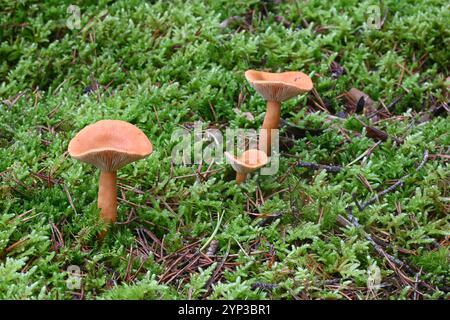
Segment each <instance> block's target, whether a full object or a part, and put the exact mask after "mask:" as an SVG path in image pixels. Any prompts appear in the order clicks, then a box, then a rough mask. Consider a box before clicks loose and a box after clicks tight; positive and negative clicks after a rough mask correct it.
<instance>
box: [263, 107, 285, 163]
mask: <svg viewBox="0 0 450 320" xmlns="http://www.w3.org/2000/svg"><path fill="white" fill-rule="evenodd" d="M280 112H281V103H280V102H279V101H267V110H266V115H265V117H264V122H263V125H262V129H265V130H261V135H260V140H259V149H260V150H262V151H264V152H265V153H266V154H267V155H268V156H270V155H271V149H272V148H271V146H272V131H271V129H278V126H279V125H280Z"/></svg>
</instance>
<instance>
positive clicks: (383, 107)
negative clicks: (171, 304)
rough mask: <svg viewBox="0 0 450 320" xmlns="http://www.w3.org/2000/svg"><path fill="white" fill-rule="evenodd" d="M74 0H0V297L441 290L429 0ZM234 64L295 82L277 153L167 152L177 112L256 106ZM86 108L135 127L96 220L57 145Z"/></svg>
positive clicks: (442, 207) (187, 124)
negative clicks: (108, 201) (112, 195)
mask: <svg viewBox="0 0 450 320" xmlns="http://www.w3.org/2000/svg"><path fill="white" fill-rule="evenodd" d="M73 2H74V4H76V5H77V6H78V7H70V8H69V5H70V4H71V3H72V2H71V1H33V0H23V1H15V0H3V1H1V3H0V298H1V299H445V298H448V297H449V287H448V284H449V283H450V267H449V235H450V228H449V226H450V221H449V214H448V213H449V208H450V196H449V190H448V185H449V170H448V161H449V158H450V155H449V146H450V143H449V142H450V138H449V132H450V124H449V121H448V112H449V107H448V101H449V97H450V94H449V85H450V84H449V82H448V80H446V79H448V76H449V68H448V67H449V61H450V59H449V58H450V56H449V55H450V53H449V50H448V48H449V47H450V43H449V39H450V36H449V29H448V21H450V10H449V3H448V1H444V0H442V1H440V0H430V1H425V0H421V1H398V0H388V1H382V6H381V7H377V6H376V5H377V4H380V3H379V2H378V1H356V0H354V1H353V0H337V1H321V0H310V1H254V0H251V1H228V0H217V1H212V0H211V1H200V0H192V1H181V0H177V1H150V2H149V1H141V0H122V1H109V0H104V1H99V4H98V1H73ZM374 4H375V6H373V5H374ZM77 8H78V9H79V12H78V9H77ZM78 13H79V14H78ZM78 17H79V18H80V19H78ZM248 69H256V70H266V71H273V72H276V71H285V70H299V71H303V72H305V73H306V74H309V75H310V76H311V78H312V80H313V83H314V90H313V91H312V92H310V93H308V94H304V95H300V96H298V97H296V98H294V99H291V100H289V101H286V102H285V103H284V104H283V107H282V110H281V116H282V118H283V120H284V121H283V126H282V128H281V135H280V136H281V138H280V163H279V169H278V172H277V173H276V174H274V175H262V174H260V173H254V174H252V175H250V177H249V179H248V180H247V181H246V182H245V183H244V184H241V185H236V183H235V181H234V172H233V170H232V169H231V167H230V165H229V164H227V163H223V162H218V161H217V162H213V163H212V164H207V163H204V162H203V163H196V164H192V165H186V166H183V165H174V164H173V161H172V149H173V148H174V146H175V145H176V141H174V140H173V139H171V137H172V134H173V133H174V132H175V131H176V130H178V129H180V128H185V129H186V130H188V131H189V132H191V131H192V130H193V128H194V124H195V123H199V122H201V124H202V130H203V131H205V130H207V129H218V130H220V132H223V133H224V132H225V130H226V128H243V129H257V128H259V127H260V126H261V123H262V120H263V118H264V112H265V101H264V100H263V99H262V98H261V97H260V96H259V95H258V94H257V93H256V92H255V91H254V89H253V88H251V87H250V85H249V84H248V82H247V81H246V79H245V77H244V72H245V71H246V70H248ZM101 119H121V120H125V121H128V122H130V123H132V124H134V125H136V126H137V127H139V128H140V129H141V130H142V131H143V132H144V133H145V134H146V135H147V136H148V137H149V139H150V140H151V141H152V143H153V146H154V152H153V154H152V155H151V156H149V157H148V158H146V159H143V160H140V161H137V162H135V163H132V164H129V165H127V166H125V167H124V168H123V169H122V170H120V171H119V173H118V178H119V183H118V200H119V209H118V210H119V212H118V221H117V223H116V224H115V225H113V226H111V227H110V228H109V231H108V234H107V236H106V238H105V239H104V241H99V240H98V238H97V236H96V235H97V234H98V232H99V231H100V230H101V229H102V228H105V226H104V225H103V224H102V223H101V222H100V220H99V210H98V209H97V202H96V201H97V192H98V170H97V169H95V168H94V167H93V166H89V165H87V164H83V163H81V162H79V161H76V160H74V159H72V158H71V157H70V156H69V155H68V152H67V146H68V143H69V141H70V140H71V139H72V138H73V137H74V135H75V134H76V133H77V132H78V131H79V130H81V129H82V128H83V127H85V126H86V125H88V124H91V123H93V122H95V121H98V120H101ZM204 140H205V141H204V145H203V147H205V146H207V145H208V144H209V143H211V142H210V141H207V137H206V136H204ZM330 166H333V167H330ZM72 271H74V273H71V272H72Z"/></svg>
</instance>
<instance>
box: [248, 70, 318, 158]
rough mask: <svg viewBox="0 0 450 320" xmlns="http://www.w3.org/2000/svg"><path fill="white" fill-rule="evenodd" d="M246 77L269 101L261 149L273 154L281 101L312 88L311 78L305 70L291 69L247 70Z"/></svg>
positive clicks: (261, 137)
mask: <svg viewBox="0 0 450 320" xmlns="http://www.w3.org/2000/svg"><path fill="white" fill-rule="evenodd" d="M245 78H246V79H247V80H248V82H249V83H250V85H251V86H252V87H253V88H254V89H255V90H256V91H257V92H258V93H259V94H260V95H261V96H262V97H263V98H264V99H265V100H266V101H267V110H266V115H265V118H264V122H263V125H262V129H266V130H262V132H261V136H260V141H259V149H260V150H263V151H265V152H266V154H267V155H268V156H270V155H271V143H272V134H271V129H278V126H279V124H280V113H281V102H283V101H285V100H288V99H291V98H293V97H295V96H297V95H299V94H301V93H304V92H308V91H310V90H312V88H313V83H312V81H311V78H310V77H309V76H308V75H306V74H304V73H303V72H296V71H289V72H281V73H271V72H263V71H256V70H247V71H246V72H245Z"/></svg>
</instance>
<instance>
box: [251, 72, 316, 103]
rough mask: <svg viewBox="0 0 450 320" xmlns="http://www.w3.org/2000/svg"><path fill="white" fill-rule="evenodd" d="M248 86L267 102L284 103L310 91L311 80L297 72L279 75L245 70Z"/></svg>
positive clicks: (311, 86)
mask: <svg viewBox="0 0 450 320" xmlns="http://www.w3.org/2000/svg"><path fill="white" fill-rule="evenodd" d="M245 78H247V80H248V82H250V85H251V86H252V87H253V88H254V89H255V90H256V91H257V92H258V93H259V94H260V95H261V96H263V98H264V99H265V100H267V101H278V102H281V101H284V100H288V99H290V98H293V97H295V96H297V95H299V94H301V93H304V92H308V91H310V90H312V88H313V83H312V81H311V78H310V77H309V76H308V75H307V74H305V73H303V72H299V71H289V72H281V73H272V72H263V71H256V70H247V71H246V72H245Z"/></svg>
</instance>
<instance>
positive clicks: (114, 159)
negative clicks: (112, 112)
mask: <svg viewBox="0 0 450 320" xmlns="http://www.w3.org/2000/svg"><path fill="white" fill-rule="evenodd" d="M68 150H69V154H70V155H71V156H72V157H73V158H75V159H77V160H80V161H83V162H86V163H90V164H92V165H94V166H95V167H97V168H98V169H100V171H101V173H100V182H99V190H98V208H99V209H100V210H101V212H100V216H101V218H102V219H103V221H105V222H107V223H109V222H115V221H116V219H117V186H116V180H117V170H119V169H120V168H122V167H123V166H125V165H126V164H128V163H131V162H133V161H136V160H139V159H142V158H145V157H146V156H148V155H150V154H151V153H152V151H153V146H152V144H151V142H150V140H149V139H148V138H147V137H146V136H145V134H144V133H143V132H142V131H141V130H139V128H137V127H136V126H134V125H132V124H131V123H128V122H125V121H120V120H101V121H98V122H96V123H94V124H91V125H89V126H87V127H85V128H83V129H82V130H81V131H80V132H78V133H77V135H76V136H75V137H74V138H73V139H72V140H71V141H70V143H69V148H68ZM103 236H104V234H103V235H101V237H103Z"/></svg>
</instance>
